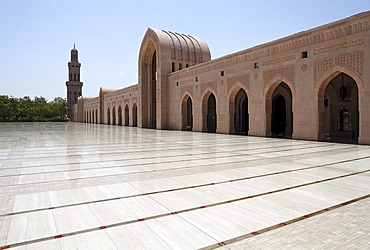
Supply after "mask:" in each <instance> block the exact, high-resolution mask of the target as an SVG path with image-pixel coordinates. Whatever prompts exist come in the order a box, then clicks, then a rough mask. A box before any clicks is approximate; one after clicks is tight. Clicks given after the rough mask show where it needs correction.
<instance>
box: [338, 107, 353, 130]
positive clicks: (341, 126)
mask: <svg viewBox="0 0 370 250" xmlns="http://www.w3.org/2000/svg"><path fill="white" fill-rule="evenodd" d="M338 130H339V131H343V132H351V131H352V112H351V110H350V109H349V108H348V107H342V108H341V109H340V111H339V117H338Z"/></svg>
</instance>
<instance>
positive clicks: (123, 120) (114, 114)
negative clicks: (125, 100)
mask: <svg viewBox="0 0 370 250" xmlns="http://www.w3.org/2000/svg"><path fill="white" fill-rule="evenodd" d="M131 112H132V122H131V124H130V109H129V107H128V105H127V104H126V105H125V109H124V113H123V112H122V107H121V105H119V106H118V109H117V111H116V107H115V106H113V107H112V109H111V108H110V107H108V108H107V123H106V124H108V125H119V126H122V125H123V126H132V127H137V105H136V103H134V104H133V105H132V111H131Z"/></svg>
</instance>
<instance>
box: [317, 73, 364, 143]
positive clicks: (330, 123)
mask: <svg viewBox="0 0 370 250" xmlns="http://www.w3.org/2000/svg"><path fill="white" fill-rule="evenodd" d="M343 79H345V84H344V85H345V88H349V89H351V88H352V90H349V91H350V93H347V94H349V95H350V96H349V97H348V98H346V97H345V96H344V98H343V99H342V97H343V96H342V97H341V94H342V93H341V91H342V87H341V86H343ZM345 91H346V92H347V91H348V90H345ZM363 93H364V86H363V81H362V80H361V77H360V76H359V75H358V74H357V73H356V72H354V71H352V70H349V69H348V68H346V67H342V66H335V67H332V68H330V69H329V70H328V71H326V72H325V73H324V74H323V76H322V77H320V79H319V80H318V81H316V85H315V98H316V100H315V104H316V105H317V106H316V111H317V112H316V114H317V116H316V119H317V121H318V122H317V124H318V126H317V128H316V133H317V138H318V140H323V141H333V142H345V143H358V142H361V141H362V137H363V134H362V131H363V128H362V126H363V123H362V122H361V119H362V117H361V108H362V105H363V102H362V98H363ZM338 98H339V99H338ZM345 118H348V121H350V128H349V129H348V128H345V129H343V123H342V122H343V119H345Z"/></svg>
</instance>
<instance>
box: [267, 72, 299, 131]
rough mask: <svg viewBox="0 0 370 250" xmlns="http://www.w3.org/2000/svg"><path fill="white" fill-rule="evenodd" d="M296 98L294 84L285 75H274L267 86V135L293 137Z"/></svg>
mask: <svg viewBox="0 0 370 250" xmlns="http://www.w3.org/2000/svg"><path fill="white" fill-rule="evenodd" d="M294 98H295V87H294V84H293V83H292V82H291V81H290V80H289V79H287V78H285V77H283V76H276V77H274V78H273V79H272V80H271V81H270V83H269V84H268V85H267V86H266V88H265V111H266V127H265V135H266V136H274V137H282V138H292V137H293V128H294V122H293V117H294V101H295V100H294Z"/></svg>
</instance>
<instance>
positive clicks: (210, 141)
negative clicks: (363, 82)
mask: <svg viewBox="0 0 370 250" xmlns="http://www.w3.org/2000/svg"><path fill="white" fill-rule="evenodd" d="M369 209H370V147H369V146H361V145H349V144H334V143H323V142H312V141H299V140H284V139H272V138H263V137H249V136H235V135H222V134H207V133H194V132H181V131H163V130H148V129H139V128H132V127H121V126H105V125H96V124H82V123H0V249H6V248H11V249H77V248H78V249H135V248H136V249H137V248H139V249H142V248H143V249H201V248H206V249H207V248H209V249H212V248H218V247H219V248H220V249H229V248H230V249H287V248H289V249H366V248H367V249H369V248H370V215H369Z"/></svg>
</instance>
